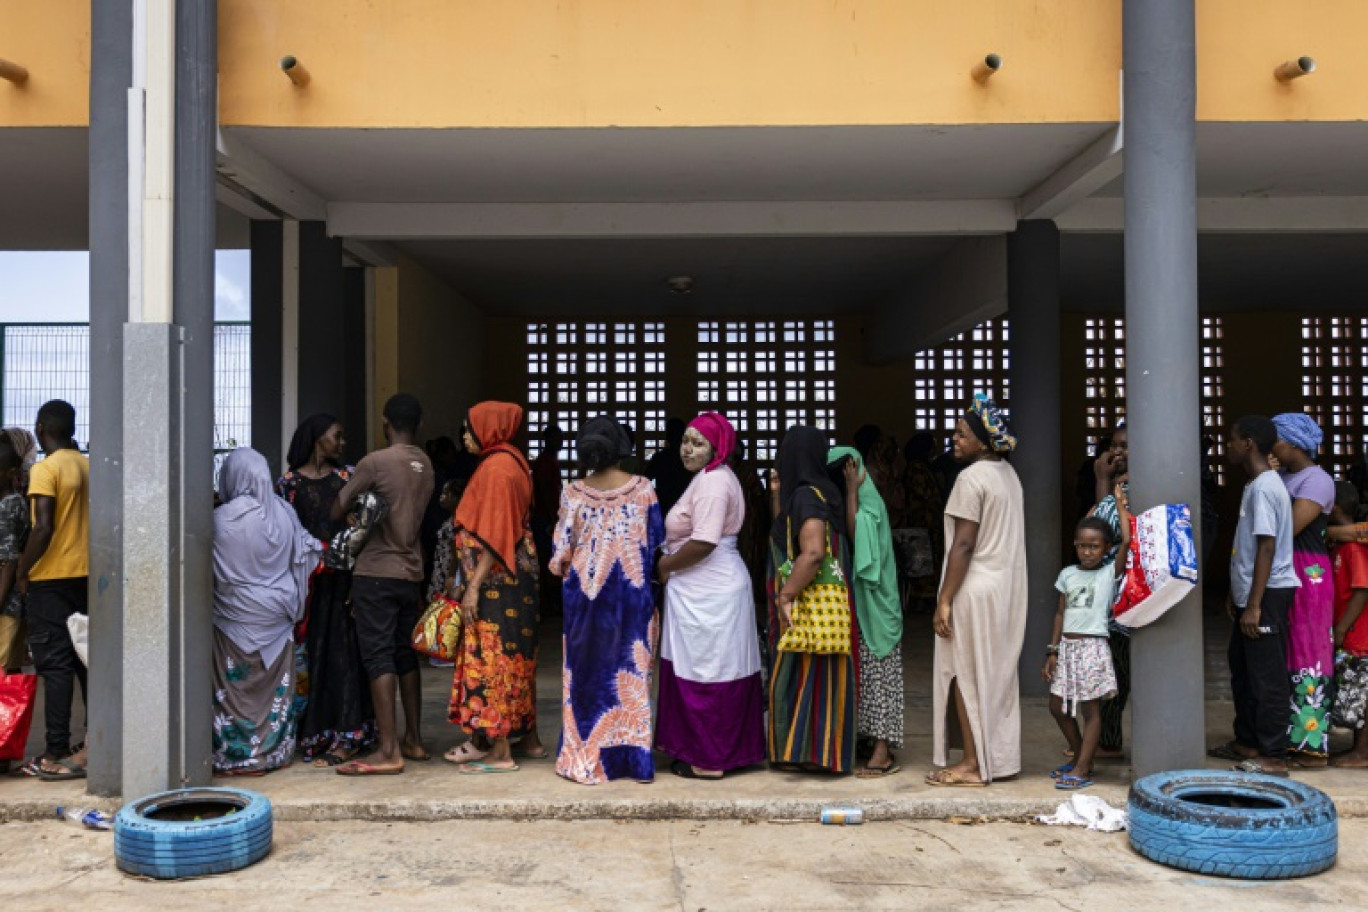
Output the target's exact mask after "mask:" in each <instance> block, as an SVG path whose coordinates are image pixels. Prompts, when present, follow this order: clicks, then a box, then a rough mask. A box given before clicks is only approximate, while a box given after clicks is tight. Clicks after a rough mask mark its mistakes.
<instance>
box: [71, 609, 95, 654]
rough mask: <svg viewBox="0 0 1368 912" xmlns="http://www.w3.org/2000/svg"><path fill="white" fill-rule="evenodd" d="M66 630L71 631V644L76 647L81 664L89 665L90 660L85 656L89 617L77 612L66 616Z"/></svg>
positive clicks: (88, 637)
mask: <svg viewBox="0 0 1368 912" xmlns="http://www.w3.org/2000/svg"><path fill="white" fill-rule="evenodd" d="M67 630H68V631H69V632H70V633H71V645H73V646H75V647H76V654H77V655H78V656H80V657H81V664H82V665H89V664H90V660H89V659H88V658H86V653H87V646H86V644H87V642H88V641H89V639H90V636H89V630H90V618H89V617H87V616H86V615H84V614H81V613H79V612H74V613H73V614H72V615H71V617H69V618H67Z"/></svg>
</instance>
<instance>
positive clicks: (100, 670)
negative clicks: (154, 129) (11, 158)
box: [86, 0, 133, 795]
mask: <svg viewBox="0 0 1368 912" xmlns="http://www.w3.org/2000/svg"><path fill="white" fill-rule="evenodd" d="M132 34H133V4H132V3H131V2H130V0H91V4H90V379H91V383H90V644H91V645H90V668H89V674H90V677H89V683H90V690H89V692H88V695H87V698H88V700H89V706H88V707H87V709H88V715H87V720H88V726H89V730H88V732H87V734H86V744H87V746H88V748H89V764H90V772H89V778H88V779H87V780H86V787H87V788H88V789H89V790H90V792H91V793H92V794H95V795H117V794H119V791H120V788H121V783H122V767H123V651H122V647H121V644H122V642H123V597H124V596H123V330H124V323H125V322H126V321H127V320H128V86H129V85H130V83H131V82H132V78H133V41H132V37H131V36H132Z"/></svg>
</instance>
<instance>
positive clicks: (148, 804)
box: [114, 788, 274, 880]
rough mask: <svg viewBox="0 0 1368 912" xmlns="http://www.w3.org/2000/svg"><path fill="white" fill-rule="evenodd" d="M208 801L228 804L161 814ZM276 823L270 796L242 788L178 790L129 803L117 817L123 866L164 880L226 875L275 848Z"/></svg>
mask: <svg viewBox="0 0 1368 912" xmlns="http://www.w3.org/2000/svg"><path fill="white" fill-rule="evenodd" d="M192 805H208V806H210V807H211V808H213V807H220V808H225V809H226V810H227V811H228V813H225V814H223V816H211V817H209V818H207V819H194V820H166V819H158V814H159V813H160V812H165V811H168V810H174V809H176V808H182V809H184V808H187V807H189V806H192ZM273 836H274V822H273V818H272V814H271V803H270V801H268V800H267V799H266V796H264V795H260V794H257V793H256V792H248V791H243V790H241V789H225V788H193V789H176V790H175V791H170V792H162V793H160V794H157V795H150V796H148V797H147V798H143V799H141V800H139V801H133V802H130V803H128V804H126V805H124V806H123V807H122V808H121V809H120V810H119V813H118V814H117V815H115V817H114V860H115V862H116V863H117V864H118V866H119V869H120V870H123V871H127V872H128V873H130V874H142V875H144V876H147V877H155V878H158V879H162V880H172V879H176V878H181V877H198V876H200V875H203V874H223V873H226V872H228V871H236V870H238V869H239V868H245V867H247V866H248V865H250V864H254V863H255V862H257V861H260V860H261V859H262V858H265V857H266V855H267V854H268V853H269V852H270V851H271V840H272V838H273Z"/></svg>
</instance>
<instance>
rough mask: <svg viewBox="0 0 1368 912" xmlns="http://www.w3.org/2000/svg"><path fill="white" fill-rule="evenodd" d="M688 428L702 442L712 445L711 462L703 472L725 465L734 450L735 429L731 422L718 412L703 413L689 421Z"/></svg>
mask: <svg viewBox="0 0 1368 912" xmlns="http://www.w3.org/2000/svg"><path fill="white" fill-rule="evenodd" d="M689 427H691V428H693V429H694V430H696V431H698V433H700V434H702V435H703V439H704V440H706V441H708V443H710V444H712V448H713V458H712V462H710V463H708V465H707V468H705V469H704V470H703V471H704V472H711V471H712V470H713V469H715V468H717V467H718V466H722V465H726V464H727V460H728V459H730V458H731V454H732V451H733V450H735V449H736V428H734V427H732V424H731V422H730V421H728V420H727V419H726V417H725V416H724V415H722V414H721V413H719V412H704V413H703V414H701V415H699V416H698V417H697V418H695V419H694V420H693V421H690V422H689Z"/></svg>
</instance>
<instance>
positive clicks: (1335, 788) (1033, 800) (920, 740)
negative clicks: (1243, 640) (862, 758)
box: [0, 616, 1368, 821]
mask: <svg viewBox="0 0 1368 912" xmlns="http://www.w3.org/2000/svg"><path fill="white" fill-rule="evenodd" d="M927 624H929V621H928V620H927V619H926V618H925V617H921V616H914V617H913V618H912V619H911V620H910V623H909V636H908V639H907V648H906V650H905V652H906V665H907V674H906V680H905V684H906V690H907V721H906V731H907V743H906V745H905V747H904V748H903V749H902V750H901V751H899V752H898V756H899V760H900V761H901V763H902V764H903V766H904V769H903V771H902V772H901V773H900V774H898V775H895V776H892V777H889V778H887V779H882V780H874V781H868V780H861V779H856V778H854V777H851V776H845V777H829V776H814V775H807V774H799V773H778V772H771V771H769V770H766V769H764V768H755V769H753V770H749V771H746V772H743V773H740V774H738V775H734V776H729V777H728V778H727V779H726V780H724V781H722V782H718V783H707V782H697V781H689V780H683V779H679V778H677V777H675V776H672V775H670V774H669V772H668V766H669V760H668V758H665V757H663V756H659V755H658V756H657V769H658V771H659V775H657V778H656V781H655V782H654V783H652V784H650V785H640V784H638V783H636V782H614V783H609V784H607V785H602V786H596V787H586V786H580V785H576V784H574V783H571V782H567V781H565V780H563V779H560V778H559V777H557V776H556V774H555V772H554V769H553V765H552V763H551V762H549V761H540V762H528V763H524V764H523V767H522V770H521V771H520V772H518V773H517V774H515V775H503V776H461V775H458V774H457V773H456V770H455V768H454V767H453V766H451V765H450V764H448V763H444V762H442V760H441V759H440V757H441V753H442V751H444V750H445V749H446V748H448V747H451V746H453V745H454V744H456V743H457V742H458V739H459V738H460V735H459V734H458V733H457V730H456V728H455V727H454V726H452V725H451V724H449V723H448V722H447V721H446V705H447V699H448V697H449V695H450V681H451V672H450V671H449V670H442V669H434V668H426V667H425V668H424V669H423V674H424V690H425V700H424V709H425V712H424V723H425V726H426V727H425V731H424V736H425V739H426V741H427V744H428V747H429V749H430V750H432V752H433V754H434V760H433V761H431V762H429V763H422V764H416V763H415V764H410V765H409V769H408V771H407V772H406V773H405V775H402V776H387V777H380V778H373V779H366V780H356V779H342V778H341V777H339V776H337V775H335V774H334V773H333V772H332V771H331V770H327V769H314V768H311V767H306V766H303V765H301V764H296V765H295V766H294V767H292V768H290V769H287V770H282V771H279V772H276V773H273V774H271V775H270V776H266V777H264V778H261V779H248V780H220V781H219V784H225V785H229V784H230V785H240V786H244V787H247V788H251V789H255V790H258V791H261V792H263V793H265V794H266V795H267V796H269V797H270V798H271V800H272V802H273V804H274V805H275V808H276V813H277V816H278V818H280V819H285V820H293V821H310V820H313V821H317V820H340V819H358V818H368V819H383V820H409V821H424V820H448V819H453V818H472V817H475V818H493V819H504V820H506V819H509V818H533V819H546V818H581V819H584V818H591V819H625V818H637V819H666V818H669V819H686V818H692V819H719V818H732V819H765V818H793V819H806V820H811V819H815V818H816V816H817V814H818V811H819V809H820V807H821V806H822V805H823V804H828V803H834V802H842V803H845V802H854V803H858V804H860V805H862V806H864V807H865V808H866V811H867V812H868V813H869V815H870V816H871V818H878V817H884V818H899V819H938V818H944V817H947V816H952V815H969V816H976V815H981V814H982V815H989V816H992V817H995V818H1013V817H1021V816H1025V815H1030V814H1036V813H1043V812H1046V811H1049V810H1053V808H1054V807H1055V805H1056V804H1057V803H1058V802H1059V801H1060V800H1061V799H1062V797H1063V795H1062V793H1059V792H1056V791H1055V790H1054V789H1053V787H1052V783H1051V781H1050V780H1049V779H1048V777H1047V776H1046V773H1047V772H1048V771H1049V770H1050V769H1052V768H1053V767H1054V766H1055V765H1057V764H1059V763H1060V762H1061V761H1062V757H1061V756H1060V751H1061V749H1062V747H1063V740H1062V738H1061V736H1060V735H1059V732H1058V729H1057V728H1056V726H1055V724H1054V722H1053V720H1052V719H1051V718H1050V715H1049V712H1048V711H1047V710H1046V707H1045V703H1044V701H1043V700H1039V699H1034V700H1026V701H1025V703H1024V705H1023V708H1022V750H1023V761H1024V764H1025V770H1024V772H1023V774H1022V776H1020V777H1019V778H1018V779H1016V780H1013V781H1004V782H1000V783H997V784H995V785H994V786H993V787H992V788H988V789H938V788H932V787H930V786H927V785H925V784H924V783H923V781H922V777H923V775H924V774H925V772H926V770H928V769H929V768H930V760H931V739H930V727H931V700H930V689H931V688H930V677H931V655H930V645H931V639H930V636H929V634H928V633H927V631H926V629H925V628H926V626H927ZM548 629H549V630H550V631H551V632H552V633H553V635H551V636H544V637H543V641H542V642H543V643H544V644H545V646H546V647H547V648H545V649H544V652H543V655H542V656H541V661H540V669H541V674H540V676H539V681H538V694H539V712H540V729H541V733H542V737H543V738H544V739H545V740H546V742H547V744H548V745H550V746H552V747H554V745H555V738H556V733H557V730H558V723H559V717H560V706H559V697H560V675H559V672H560V658H559V655H558V652H554V651H552V650H553V648H558V647H559V642H560V640H559V636H558V632H557V631H556V628H555V627H554V625H548ZM1207 642H1208V646H1209V648H1208V651H1207V688H1206V700H1207V703H1206V706H1207V730H1208V734H1207V743H1208V744H1216V743H1220V742H1221V741H1223V740H1226V739H1228V738H1229V736H1230V714H1231V708H1230V702H1229V692H1228V686H1227V677H1226V672H1225V660H1224V639H1223V633H1222V629H1221V628H1220V627H1219V626H1217V625H1215V624H1213V626H1212V629H1209V631H1208V636H1207ZM39 716H40V717H41V712H40V713H39ZM34 728H35V730H36V729H38V728H40V726H39V725H35V726H34ZM38 737H39V733H38V732H37V731H35V732H34V742H33V749H34V750H37V749H38V746H39V745H40V744H41V742H40V741H37V739H38ZM1344 737H1345V736H1344V735H1343V734H1337V735H1336V738H1337V739H1339V741H1338V743H1341V744H1342V743H1343V738H1344ZM1212 765H1213V766H1219V765H1220V764H1217V763H1215V762H1213V764H1212ZM1227 765H1228V764H1227ZM1298 778H1302V779H1303V780H1304V781H1306V782H1310V783H1312V784H1314V785H1316V786H1318V787H1320V788H1322V789H1324V790H1325V791H1326V792H1328V793H1329V794H1330V795H1331V796H1332V797H1334V799H1335V801H1336V803H1337V805H1338V806H1339V809H1340V812H1341V814H1345V815H1365V816H1368V773H1364V772H1363V771H1350V770H1325V771H1316V772H1308V773H1304V774H1299V776H1298ZM1097 781H1098V786H1097V787H1096V789H1094V790H1093V791H1094V793H1095V794H1098V795H1101V796H1102V797H1104V798H1106V799H1107V800H1108V801H1110V802H1112V803H1113V804H1117V805H1119V804H1123V803H1124V802H1125V799H1126V791H1127V789H1128V787H1129V783H1130V772H1129V768H1128V766H1127V764H1125V763H1119V762H1113V763H1108V764H1102V765H1099V768H1098V776H1097ZM81 791H82V786H81V785H80V784H79V783H45V782H40V781H38V780H34V779H28V778H23V777H11V778H6V779H0V820H4V819H18V818H28V819H36V818H42V817H46V816H48V815H50V814H52V812H53V808H54V807H55V806H56V805H57V804H60V803H66V802H69V801H72V800H75V799H78V798H79V797H80V793H81Z"/></svg>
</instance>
